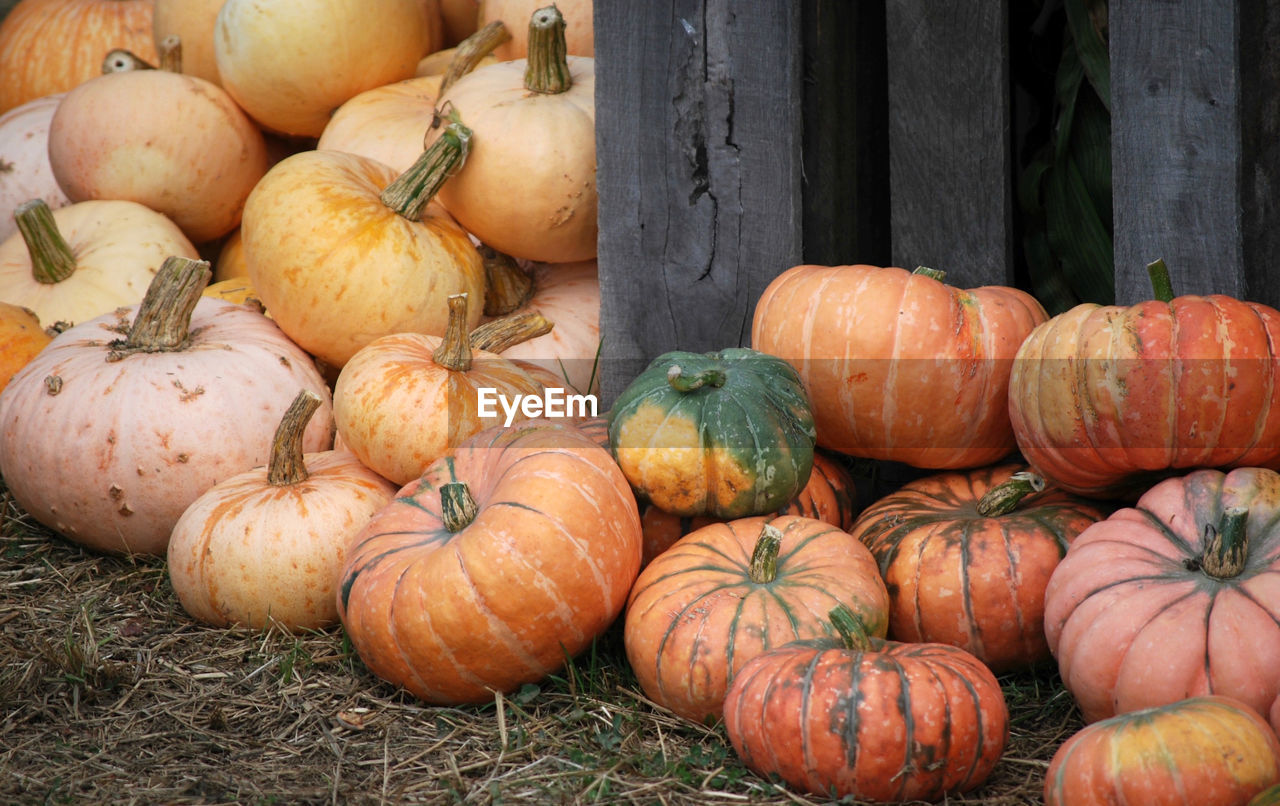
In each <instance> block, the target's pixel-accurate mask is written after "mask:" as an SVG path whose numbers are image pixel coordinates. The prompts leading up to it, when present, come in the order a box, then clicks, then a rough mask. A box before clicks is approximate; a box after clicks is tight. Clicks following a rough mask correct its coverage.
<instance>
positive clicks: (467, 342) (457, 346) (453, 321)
mask: <svg viewBox="0 0 1280 806" xmlns="http://www.w3.org/2000/svg"><path fill="white" fill-rule="evenodd" d="M431 357H432V358H433V359H435V362H436V363H437V364H439V365H440V366H442V367H444V368H445V369H450V370H453V371H455V372H466V371H467V370H469V369H471V337H470V334H468V333H467V295H466V294H451V295H450V296H449V324H448V325H447V326H446V328H445V332H444V340H443V341H441V342H440V346H439V347H437V348H436V349H435V352H433V353H432V354H431Z"/></svg>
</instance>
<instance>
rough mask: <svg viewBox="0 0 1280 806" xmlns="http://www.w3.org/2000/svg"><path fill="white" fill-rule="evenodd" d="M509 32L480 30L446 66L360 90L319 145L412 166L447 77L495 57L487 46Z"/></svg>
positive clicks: (335, 116)
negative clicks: (425, 73)
mask: <svg viewBox="0 0 1280 806" xmlns="http://www.w3.org/2000/svg"><path fill="white" fill-rule="evenodd" d="M510 36H511V35H510V34H508V33H507V31H506V29H505V28H502V27H493V28H487V29H485V30H484V31H479V32H477V33H476V34H475V35H474V36H473V37H472V38H470V39H468V40H467V41H466V42H464V43H463V44H462V45H459V46H458V48H457V50H455V51H453V54H452V56H451V57H450V61H449V64H448V65H446V66H445V68H444V69H442V70H440V71H438V72H436V73H432V74H429V75H420V76H418V77H415V78H410V79H406V80H404V81H397V82H394V83H391V84H383V85H382V86H379V87H374V88H373V89H369V90H365V91H364V92H362V93H360V94H359V95H356V96H355V97H354V98H352V99H351V100H349V101H347V102H346V103H344V104H343V105H342V106H340V107H338V108H337V109H336V110H334V112H333V116H332V117H331V118H330V119H329V122H328V123H326V124H325V127H324V131H323V132H321V133H320V139H319V140H318V141H316V148H318V149H320V150H322V151H345V152H347V153H348V154H359V155H360V156H362V157H369V158H370V159H375V160H377V161H378V162H381V163H383V164H384V165H387V166H389V167H391V168H392V169H394V170H395V171H396V173H403V172H404V171H407V170H409V167H410V166H412V165H413V163H414V162H415V161H417V159H418V157H420V156H422V150H423V148H425V143H426V140H427V135H428V132H429V131H430V130H431V129H432V128H433V126H435V125H436V124H437V123H438V121H439V118H438V117H437V115H438V113H437V110H436V105H435V104H436V99H437V98H438V97H439V96H440V90H441V88H442V87H444V86H445V82H446V81H447V82H449V83H453V82H454V81H456V80H457V79H458V78H459V77H461V76H462V75H465V74H466V73H468V72H470V71H471V70H472V69H474V68H475V67H476V66H477V65H479V64H483V63H485V60H486V58H487V59H488V60H489V63H493V62H494V61H495V60H494V59H493V58H492V57H491V56H489V52H490V51H492V50H493V48H494V47H496V46H497V44H498V43H499V42H501V41H502V40H503V39H509V38H510ZM427 58H430V57H424V61H425V60H426V59H427ZM421 71H422V63H421V62H419V68H418V72H419V73H421ZM451 71H452V72H451Z"/></svg>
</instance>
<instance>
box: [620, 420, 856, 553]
mask: <svg viewBox="0 0 1280 806" xmlns="http://www.w3.org/2000/svg"><path fill="white" fill-rule="evenodd" d="M606 439H607V434H606ZM855 512H856V501H855V498H854V483H853V478H852V477H851V476H850V475H849V471H847V470H845V469H844V468H843V467H842V466H841V465H840V463H839V462H837V461H836V460H835V459H833V458H829V457H827V456H824V455H823V454H822V453H820V452H815V453H814V454H813V471H812V472H811V473H810V474H809V481H808V483H806V484H805V485H804V489H802V490H801V491H800V494H799V495H797V496H796V497H795V498H793V499H792V500H791V502H790V503H789V504H787V505H786V506H784V507H783V508H782V509H780V510H778V514H779V515H801V516H804V517H806V518H815V519H817V520H820V521H826V522H827V523H829V524H831V525H832V526H835V527H836V528H837V529H841V530H842V531H845V532H847V531H849V529H850V527H852V526H853V517H854V514H855ZM715 522H716V519H715V518H709V517H707V516H705V515H700V516H697V517H687V516H686V517H681V516H679V515H672V514H671V513H669V512H664V511H662V510H661V509H659V508H658V507H655V506H654V505H653V504H651V503H649V502H647V501H642V502H640V525H641V527H642V528H643V530H644V559H643V561H642V565H648V564H649V563H650V562H652V561H653V558H654V557H657V556H658V555H659V554H661V553H662V552H664V551H666V550H667V549H669V548H671V546H672V545H674V544H675V542H676V541H677V540H679V539H680V538H682V537H684V536H685V535H687V534H689V533H690V532H692V531H694V530H696V529H701V528H702V527H704V526H707V525H710V524H712V523H715Z"/></svg>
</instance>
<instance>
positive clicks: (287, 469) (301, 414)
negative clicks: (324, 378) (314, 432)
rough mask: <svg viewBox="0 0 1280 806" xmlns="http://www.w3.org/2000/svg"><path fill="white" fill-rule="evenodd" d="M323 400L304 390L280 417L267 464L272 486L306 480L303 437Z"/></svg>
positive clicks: (288, 485)
mask: <svg viewBox="0 0 1280 806" xmlns="http://www.w3.org/2000/svg"><path fill="white" fill-rule="evenodd" d="M320 402H321V401H320V396H319V395H317V394H316V393H315V392H313V391H311V390H310V389H303V390H302V391H300V392H298V396H297V397H295V398H294V399H293V403H291V404H290V405H289V409H288V410H287V411H286V412H285V413H284V417H282V418H281V419H280V425H279V426H277V427H276V434H275V438H274V439H273V440H272V441H271V459H270V460H269V461H268V463H267V483H268V484H270V485H271V486H273V487H290V486H292V485H294V484H301V483H302V482H304V481H306V480H307V465H306V462H305V461H304V460H303V452H302V438H303V436H304V435H305V434H306V432H307V424H308V423H310V422H311V417H312V415H314V414H315V413H316V409H318V408H320Z"/></svg>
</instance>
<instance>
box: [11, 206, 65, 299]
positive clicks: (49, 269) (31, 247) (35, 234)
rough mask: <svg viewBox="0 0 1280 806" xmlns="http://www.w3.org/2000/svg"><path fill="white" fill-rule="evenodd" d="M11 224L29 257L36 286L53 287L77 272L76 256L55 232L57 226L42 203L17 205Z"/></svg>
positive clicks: (50, 213) (60, 235)
mask: <svg viewBox="0 0 1280 806" xmlns="http://www.w3.org/2000/svg"><path fill="white" fill-rule="evenodd" d="M13 219H14V222H15V223H16V224H17V225H18V232H20V233H22V240H23V241H25V242H26V244H27V253H28V254H30V255H31V276H32V277H33V278H35V281H36V282H37V283H44V284H45V285H53V284H54V283H60V282H62V281H63V280H65V279H67V278H68V277H70V276H71V275H72V274H74V273H75V270H76V256H75V255H73V254H72V253H71V245H70V244H68V243H67V239H66V238H63V237H62V233H61V232H59V231H58V222H56V221H54V219H53V211H52V210H50V209H49V205H48V204H46V203H45V201H44V199H32V200H30V201H25V202H23V203H22V204H19V205H18V207H17V208H16V209H15V210H14V211H13Z"/></svg>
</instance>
